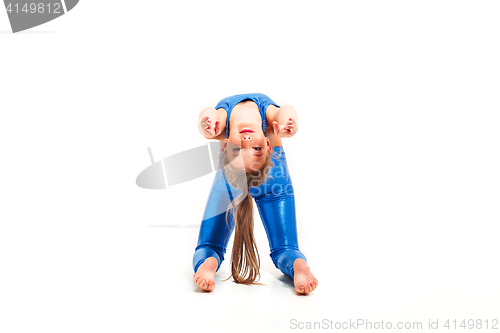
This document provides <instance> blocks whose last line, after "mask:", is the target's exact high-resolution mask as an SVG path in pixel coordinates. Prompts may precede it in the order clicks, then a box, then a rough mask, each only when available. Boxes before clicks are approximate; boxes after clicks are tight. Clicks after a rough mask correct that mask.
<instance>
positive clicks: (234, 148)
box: [224, 127, 271, 170]
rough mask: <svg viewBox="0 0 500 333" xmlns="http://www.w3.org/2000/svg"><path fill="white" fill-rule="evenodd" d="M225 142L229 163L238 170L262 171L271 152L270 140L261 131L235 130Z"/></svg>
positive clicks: (249, 129)
mask: <svg viewBox="0 0 500 333" xmlns="http://www.w3.org/2000/svg"><path fill="white" fill-rule="evenodd" d="M224 142H225V143H224V152H226V151H225V150H226V149H227V158H228V160H229V163H230V164H231V166H232V167H233V168H235V169H237V170H261V169H262V167H263V166H264V163H265V161H266V156H267V154H269V153H270V151H271V144H270V142H269V138H266V137H265V136H264V133H263V132H262V130H261V129H259V130H257V131H254V130H253V129H252V128H249V127H245V128H240V129H236V128H235V130H231V132H230V135H229V139H225V140H224Z"/></svg>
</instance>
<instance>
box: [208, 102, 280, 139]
mask: <svg viewBox="0 0 500 333" xmlns="http://www.w3.org/2000/svg"><path fill="white" fill-rule="evenodd" d="M247 100H248V101H253V102H255V104H257V106H258V107H259V112H260V117H261V118H262V131H263V132H264V135H266V133H267V132H266V110H267V107H268V106H269V105H274V106H277V107H279V105H278V104H276V103H274V102H273V100H272V99H270V98H269V97H267V96H266V95H264V94H241V95H234V96H231V97H226V98H224V99H223V100H221V101H220V102H219V103H217V105H216V106H215V109H220V108H223V109H224V110H226V112H227V118H226V139H227V138H229V117H231V111H232V110H233V108H234V106H235V105H236V104H238V103H241V102H243V101H247Z"/></svg>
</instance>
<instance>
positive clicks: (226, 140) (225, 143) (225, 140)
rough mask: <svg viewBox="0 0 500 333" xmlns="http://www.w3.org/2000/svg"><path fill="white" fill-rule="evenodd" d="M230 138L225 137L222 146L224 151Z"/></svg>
mask: <svg viewBox="0 0 500 333" xmlns="http://www.w3.org/2000/svg"><path fill="white" fill-rule="evenodd" d="M228 141H229V140H228V139H224V145H223V146H222V153H224V151H225V150H226V147H227V142H228Z"/></svg>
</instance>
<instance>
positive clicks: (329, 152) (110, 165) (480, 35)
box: [0, 0, 500, 333]
mask: <svg viewBox="0 0 500 333" xmlns="http://www.w3.org/2000/svg"><path fill="white" fill-rule="evenodd" d="M499 10H500V5H499V4H498V2H495V1H481V2H472V1H469V2H466V1H419V2H403V1H349V2H348V1H338V2H330V1H312V2H304V1H301V2H298V1H251V2H250V1H249V2H235V1H232V2H230V1H182V2H181V1H142V2H132V1H99V2H97V1H90V0H83V1H81V2H80V3H79V4H78V5H77V6H76V7H75V8H74V9H73V10H72V11H70V12H69V13H68V14H66V15H64V16H62V17H60V18H58V19H56V20H54V21H52V22H49V23H47V24H44V25H42V26H39V27H35V28H33V29H31V30H28V31H26V32H23V33H17V34H12V33H11V32H10V25H9V22H8V18H7V14H6V13H5V12H4V11H0V32H1V33H0V51H1V52H0V60H1V70H0V112H1V118H0V142H1V155H0V156H1V157H0V159H1V163H0V168H1V169H0V170H1V173H0V180H1V182H0V194H1V201H0V202H1V209H0V223H1V224H0V228H1V229H0V331H1V332H7V333H10V332H23V333H24V332H169V331H170V332H171V331H173V328H176V329H177V331H179V330H183V331H191V330H192V329H198V330H204V331H207V332H229V331H234V332H257V331H260V332H271V331H272V332H285V331H289V330H290V331H297V330H299V329H295V330H294V329H293V327H292V325H291V324H290V321H291V320H292V319H296V320H297V321H301V322H304V323H305V322H314V321H321V320H323V319H327V320H333V321H345V320H347V321H348V320H349V319H350V320H356V319H360V318H361V319H367V320H371V321H372V322H381V321H382V320H383V321H384V322H387V321H391V322H392V323H394V324H393V325H395V323H396V322H398V321H412V322H413V321H421V322H423V327H424V329H425V328H427V325H428V321H429V319H431V320H433V321H435V320H436V319H439V325H440V327H441V328H443V327H442V325H443V324H444V322H445V320H446V319H451V320H453V319H456V320H457V321H458V322H461V320H463V319H470V318H472V319H482V320H483V328H482V330H485V331H486V329H485V322H484V320H486V319H488V320H489V323H490V325H491V323H492V320H493V319H495V318H496V319H497V320H500V311H499V310H500V286H499V284H498V281H500V272H499V271H500V269H499V264H498V254H499V253H500V242H499V232H498V230H499V228H498V225H499V222H500V221H499V217H500V210H499V199H500V193H499V188H500V176H499V172H498V170H500V157H499V143H500V134H499V130H498V129H499V127H500V116H499V106H500V100H499V98H498V97H499V89H500V81H499V77H500V62H499V61H498V59H500V46H499V43H498V41H499V37H500V36H499V35H500V20H498V17H499ZM246 92H261V93H265V94H267V95H269V96H270V97H271V98H272V99H273V100H274V101H276V102H277V103H278V104H290V105H292V106H294V107H295V109H296V110H297V112H298V115H299V125H300V131H299V132H298V133H297V135H296V136H295V137H294V138H292V139H288V140H285V142H284V147H285V150H286V152H287V157H288V163H289V167H290V172H291V174H292V178H293V181H294V186H295V192H296V204H297V216H298V223H299V240H300V246H301V249H302V250H303V252H304V253H305V254H306V256H307V258H308V262H309V265H310V267H311V269H312V271H313V273H314V274H315V275H316V277H317V278H318V280H319V287H318V288H317V289H316V291H314V292H313V293H312V294H311V295H309V296H307V297H301V296H297V295H295V293H294V292H293V285H292V284H291V281H290V280H288V279H286V278H283V277H282V275H281V273H280V272H279V271H278V270H277V269H276V268H274V266H273V264H272V262H271V260H270V258H269V256H268V253H269V246H268V245H267V239H266V236H265V233H264V231H263V227H262V225H261V222H260V220H259V219H256V229H257V230H256V233H257V242H258V246H259V249H260V254H261V260H262V282H264V283H265V284H266V285H265V286H251V287H247V286H240V285H235V284H234V283H232V282H230V281H223V280H224V279H225V278H226V277H228V276H229V266H228V261H227V260H226V261H225V262H224V263H223V265H222V267H221V270H220V271H219V273H218V274H217V287H216V290H215V291H214V292H213V293H211V294H206V293H201V292H199V291H198V290H197V288H196V287H195V286H194V284H193V282H192V280H191V278H192V273H193V272H192V267H191V258H192V254H193V252H194V247H195V246H196V240H197V233H198V230H197V229H196V228H193V227H191V228H188V227H183V228H179V227H178V228H175V227H169V226H173V225H182V226H186V225H192V224H195V225H196V224H199V223H200V221H199V220H200V218H201V215H202V213H203V209H204V205H205V201H206V198H207V195H208V191H209V188H210V184H211V181H212V176H211V175H210V176H206V177H203V178H200V179H197V180H195V181H192V182H190V183H186V184H183V185H179V186H177V187H173V188H170V189H169V190H166V191H165V190H164V191H161V190H145V189H141V188H139V187H137V186H136V184H135V178H136V177H137V175H138V174H139V173H140V172H141V171H142V170H143V169H144V168H146V167H147V166H148V165H149V164H150V159H149V155H148V152H147V148H146V147H151V148H152V150H153V155H154V157H155V159H160V158H164V157H166V156H169V155H171V154H174V153H177V152H180V151H183V150H185V149H189V148H192V147H195V146H199V145H202V144H204V143H205V140H204V139H203V138H202V137H201V136H200V135H199V134H198V132H197V128H196V120H197V117H198V114H199V112H200V111H201V109H203V108H204V107H206V106H214V105H215V104H216V103H217V102H218V101H219V100H220V99H222V98H224V97H226V96H229V95H233V94H239V93H246ZM229 253H230V249H229V250H228V255H227V259H228V257H229ZM304 325H305V324H304ZM457 325H458V324H457ZM497 328H500V323H499V324H498V325H497ZM442 330H443V331H444V330H445V329H442ZM462 330H463V329H462ZM174 331H175V330H174ZM394 331H397V330H394ZM421 331H424V330H421ZM466 331H471V330H466Z"/></svg>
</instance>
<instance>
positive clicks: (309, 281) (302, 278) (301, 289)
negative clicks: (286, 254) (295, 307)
mask: <svg viewBox="0 0 500 333" xmlns="http://www.w3.org/2000/svg"><path fill="white" fill-rule="evenodd" d="M293 271H294V277H293V284H294V285H295V291H296V292H298V293H299V294H309V293H310V292H311V291H313V290H314V289H316V287H317V286H318V280H316V278H315V277H314V275H313V274H312V273H311V271H310V270H309V267H307V263H306V262H305V260H304V259H296V260H295V261H294V263H293Z"/></svg>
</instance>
